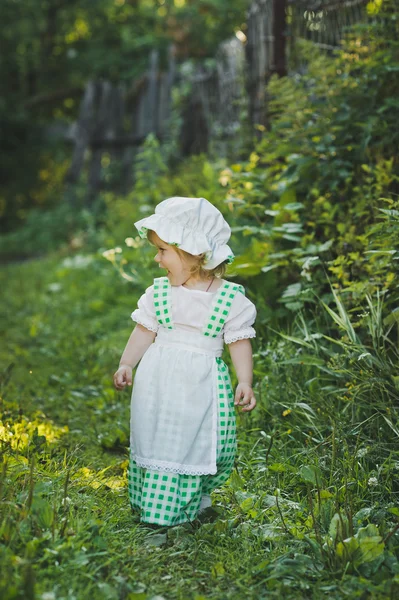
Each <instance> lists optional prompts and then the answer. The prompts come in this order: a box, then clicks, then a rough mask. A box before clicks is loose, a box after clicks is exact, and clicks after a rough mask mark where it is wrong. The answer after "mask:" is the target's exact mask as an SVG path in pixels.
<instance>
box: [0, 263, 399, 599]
mask: <svg viewBox="0 0 399 600" xmlns="http://www.w3.org/2000/svg"><path fill="white" fill-rule="evenodd" d="M136 266H137V265H136ZM150 276H151V275H149V277H150ZM149 283H150V282H148V284H149ZM0 286H1V289H2V290H3V306H2V312H3V314H4V324H3V326H2V329H3V330H4V333H3V341H2V344H1V349H0V359H1V412H2V429H1V430H0V439H1V440H2V442H1V452H2V461H3V470H2V474H1V483H0V490H1V514H0V570H1V573H2V575H1V580H0V597H1V598H2V600H10V599H14V598H15V599H21V600H22V599H24V600H25V599H28V600H29V599H33V598H38V599H40V598H42V599H43V600H51V599H52V598H54V599H55V598H56V599H57V600H60V599H64V598H65V599H72V598H76V599H77V600H81V599H86V598H90V599H91V598H96V599H97V598H104V599H106V600H109V599H114V598H115V599H125V598H126V599H129V600H133V599H143V600H145V599H148V600H149V599H150V598H153V597H156V596H158V597H159V596H162V597H163V598H165V599H167V600H172V599H184V600H186V599H192V600H200V599H201V598H206V599H215V600H216V599H219V600H225V599H230V598H234V599H239V598H253V599H258V598H280V597H281V596H284V597H286V598H293V599H295V598H302V597H303V598H333V599H335V598H336V599H339V598H345V597H348V598H394V597H396V596H397V594H398V591H399V590H398V588H399V585H398V583H399V563H398V560H397V556H398V546H399V539H398V535H397V533H396V529H395V528H396V527H397V526H398V525H397V524H398V517H399V510H398V508H397V506H398V502H397V497H398V493H399V488H398V483H397V481H398V471H399V451H398V445H397V430H398V426H397V418H396V412H395V406H394V405H395V398H394V395H395V393H394V391H395V389H396V388H395V385H396V384H395V383H392V380H391V378H392V377H394V376H395V368H394V367H395V365H394V364H392V365H390V364H388V363H389V360H391V359H392V354H391V350H390V348H388V349H386V351H384V350H383V349H382V346H381V344H378V343H377V344H376V347H375V349H374V350H373V351H372V352H371V354H372V355H373V356H375V361H374V362H373V361H369V363H368V365H367V369H368V371H367V373H368V374H367V373H366V375H367V376H366V375H362V374H360V371H361V369H360V367H359V366H358V365H359V364H360V363H359V361H357V359H356V360H355V359H354V358H353V356H354V355H353V352H354V350H353V348H352V347H351V348H349V349H348V347H349V346H350V343H349V342H346V341H345V339H344V338H339V336H337V337H336V341H339V342H340V343H341V345H337V344H336V343H335V342H329V341H328V340H325V339H323V340H322V339H319V338H317V337H314V336H313V337H312V334H311V333H310V332H309V331H307V332H305V331H303V330H302V337H301V335H300V333H301V332H300V328H299V326H298V329H297V331H296V333H295V335H294V333H292V335H290V336H288V337H289V339H287V338H283V337H281V336H279V335H278V334H275V336H274V337H271V339H270V340H269V343H268V345H265V344H263V345H262V344H261V343H260V341H259V340H258V341H257V342H256V344H255V345H254V347H255V352H256V356H255V375H256V394H257V397H258V400H259V406H258V408H257V410H256V411H255V412H254V413H252V414H250V415H246V416H239V418H238V426H239V453H238V456H237V462H236V470H235V472H234V473H233V475H232V477H231V478H230V481H229V482H228V484H227V485H226V486H225V487H224V488H223V489H221V490H217V491H216V492H215V493H214V498H213V500H214V503H215V505H216V506H217V507H218V510H219V511H220V516H219V518H218V519H217V520H216V521H215V522H213V523H205V524H203V525H201V526H199V525H198V524H196V525H195V526H194V527H183V526H180V527H176V528H172V529H170V530H169V532H168V536H167V539H166V540H165V539H164V538H160V537H159V534H158V533H157V532H154V531H153V530H152V529H150V528H149V527H147V526H145V525H143V524H140V523H138V521H137V517H136V516H135V515H134V514H132V512H131V510H130V507H129V502H128V496H127V484H126V467H127V458H128V434H129V430H128V422H129V395H128V393H117V392H116V391H115V390H114V389H113V386H112V374H113V371H114V369H115V366H116V365H117V361H118V359H119V356H120V353H121V351H122V349H123V347H124V344H125V342H126V339H127V337H128V335H129V333H130V331H131V327H132V324H131V321H130V318H129V315H130V312H131V310H133V308H134V307H135V304H136V301H137V298H138V297H139V295H140V294H141V293H142V291H143V290H142V289H141V287H140V289H139V288H138V287H135V286H134V285H133V284H132V283H130V282H127V281H125V280H124V279H122V278H121V277H120V276H119V274H118V273H117V271H116V270H113V269H112V268H111V265H110V264H109V263H107V262H106V261H105V260H104V259H102V258H100V257H98V256H96V255H92V256H88V257H87V256H85V257H84V258H79V257H78V258H76V257H75V258H74V257H70V258H68V259H67V260H65V258H62V257H60V256H58V255H55V256H52V257H50V258H47V259H43V260H38V261H31V262H26V263H24V264H21V265H18V266H14V265H9V266H7V267H4V268H3V269H2V271H1V272H0ZM330 310H333V308H332V309H330ZM336 310H337V312H336V313H335V314H337V315H340V318H341V319H343V323H344V325H345V323H346V325H347V326H348V327H349V325H348V323H347V322H346V321H345V313H343V312H342V310H344V308H343V307H342V306H341V309H339V307H338V308H337V309H336ZM330 316H331V315H330ZM332 316H334V315H332ZM327 318H328V313H326V319H327ZM325 329H326V330H327V328H325ZM343 334H345V332H344V331H343ZM306 336H308V338H307V340H308V341H306V339H305V338H306ZM309 336H310V337H309ZM382 337H383V334H382V333H381V335H380V337H379V339H380V341H381V339H382ZM342 340H344V341H342ZM349 341H350V340H349ZM355 341H356V340H355ZM364 343H366V342H364ZM306 344H308V346H307V345H306ZM348 344H349V346H348ZM298 349H299V350H298ZM301 349H302V350H301ZM358 350H359V352H361V351H362V349H361V348H360V349H356V351H358ZM363 350H364V348H363ZM369 350H370V348H369ZM373 352H374V354H373ZM351 353H352V354H351ZM389 357H391V358H390V359H389V360H388V358H389ZM377 359H378V361H380V362H378V361H377ZM226 360H228V355H227V356H226ZM392 360H393V359H392ZM351 361H352V362H351ZM356 361H357V362H356ZM395 364H397V363H395ZM364 370H365V371H366V369H364ZM362 378H363V379H362ZM394 381H395V380H394ZM346 384H348V385H346ZM350 386H351V387H350ZM367 386H368V387H367ZM351 394H352V396H351ZM353 396H355V398H354V399H353ZM386 409H389V411H390V412H389V411H388V412H387V410H386ZM384 410H385V412H384ZM387 421H389V423H387Z"/></svg>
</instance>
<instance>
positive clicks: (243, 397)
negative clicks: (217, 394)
mask: <svg viewBox="0 0 399 600" xmlns="http://www.w3.org/2000/svg"><path fill="white" fill-rule="evenodd" d="M228 347H229V352H230V356H231V360H232V361H233V365H234V369H235V372H236V374H237V379H238V385H237V389H236V393H235V397H234V405H235V406H237V404H238V405H240V406H243V409H242V410H243V411H246V412H248V411H250V410H252V409H254V408H255V406H256V399H255V396H254V393H253V391H252V346H251V342H250V341H249V339H245V340H238V341H237V342H232V343H231V344H228Z"/></svg>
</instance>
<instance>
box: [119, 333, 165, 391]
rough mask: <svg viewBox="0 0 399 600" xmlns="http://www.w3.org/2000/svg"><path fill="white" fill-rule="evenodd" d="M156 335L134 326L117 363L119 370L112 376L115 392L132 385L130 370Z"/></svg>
mask: <svg viewBox="0 0 399 600" xmlns="http://www.w3.org/2000/svg"><path fill="white" fill-rule="evenodd" d="M155 336H156V333H154V332H153V331H150V330H149V329H146V328H145V327H143V326H142V325H136V327H135V328H134V329H133V331H132V333H131V335H130V338H129V340H128V342H127V344H126V347H125V349H124V351H123V354H122V356H121V359H120V361H119V369H118V370H117V371H116V373H115V374H114V385H115V387H116V389H117V390H123V388H124V387H125V386H126V385H132V370H133V369H134V368H135V366H136V365H137V364H138V362H139V361H140V360H141V358H142V357H143V356H144V354H145V352H146V351H147V350H148V348H149V347H150V346H151V344H152V343H153V341H154V339H155Z"/></svg>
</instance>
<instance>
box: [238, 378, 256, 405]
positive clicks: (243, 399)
mask: <svg viewBox="0 0 399 600" xmlns="http://www.w3.org/2000/svg"><path fill="white" fill-rule="evenodd" d="M237 405H238V406H242V407H243V409H242V412H244V411H245V412H248V411H250V410H253V409H254V408H255V406H256V400H255V396H254V393H253V390H252V388H251V386H250V385H249V383H239V384H238V385H237V389H236V393H235V397H234V406H237Z"/></svg>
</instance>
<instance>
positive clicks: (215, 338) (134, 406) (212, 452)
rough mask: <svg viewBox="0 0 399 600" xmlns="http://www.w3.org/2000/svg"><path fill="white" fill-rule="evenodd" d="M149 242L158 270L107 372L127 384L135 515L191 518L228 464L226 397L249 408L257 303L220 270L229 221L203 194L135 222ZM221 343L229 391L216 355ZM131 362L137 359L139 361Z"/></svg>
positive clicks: (231, 417)
mask: <svg viewBox="0 0 399 600" xmlns="http://www.w3.org/2000/svg"><path fill="white" fill-rule="evenodd" d="M135 226H136V227H137V229H138V231H139V234H140V236H141V237H146V238H147V239H148V240H149V242H150V243H151V244H153V245H154V246H155V247H156V249H157V254H156V256H155V261H156V262H157V263H158V265H159V267H160V268H162V269H165V270H166V275H165V276H163V277H157V278H155V279H154V283H153V285H151V286H150V287H148V288H147V289H146V291H145V293H144V294H143V295H142V296H141V298H140V299H139V301H138V308H137V309H136V310H135V311H134V312H133V313H132V315H131V316H132V319H133V321H135V322H136V323H137V325H136V327H135V329H134V330H133V333H132V334H131V336H130V338H129V341H128V343H127V345H126V348H125V350H124V352H123V354H122V357H121V360H120V365H119V368H118V370H117V371H116V373H115V375H114V384H115V387H116V388H117V389H118V390H121V389H124V387H126V386H127V385H131V384H132V371H133V369H134V368H135V367H136V366H137V365H138V367H137V369H136V373H135V377H134V385H133V390H132V399H131V419H130V432H131V433H130V461H129V477H128V481H129V498H130V502H131V504H132V506H133V507H134V508H137V509H138V510H139V511H140V518H141V521H143V522H145V523H152V524H157V525H164V526H171V525H178V524H180V523H184V522H187V521H193V520H194V519H195V518H196V517H197V516H198V514H199V513H200V512H201V511H202V510H204V509H205V508H207V507H208V506H210V505H211V499H210V493H211V491H212V490H213V489H215V488H216V487H219V486H221V485H222V484H223V483H224V482H225V481H226V480H227V479H228V477H229V475H230V474H231V471H232V469H233V464H234V456H235V452H236V423H235V412H234V406H237V405H239V406H241V407H242V410H243V411H251V410H252V409H253V408H254V407H255V405H256V400H255V397H254V393H253V391H252V348H251V342H250V340H249V338H253V337H255V330H254V329H253V327H252V325H253V323H254V321H255V317H256V309H255V306H254V304H253V303H252V302H250V300H248V299H247V298H246V296H245V293H244V288H243V287H242V286H241V285H238V284H236V283H231V282H229V281H226V280H225V279H223V278H222V277H223V275H224V273H225V270H226V265H227V264H228V263H231V262H232V261H233V259H234V255H233V253H232V251H231V249H230V248H229V246H228V245H227V242H228V240H229V238H230V233H231V230H230V227H229V225H228V224H227V223H226V221H225V220H224V218H223V216H222V214H221V212H220V211H219V210H218V209H217V208H215V207H214V206H213V205H212V204H211V203H210V202H208V201H207V200H205V199H204V198H181V197H173V198H168V199H167V200H164V201H163V202H161V203H160V204H158V206H157V207H156V208H155V213H154V214H153V215H150V216H149V217H146V218H144V219H141V220H140V221H138V222H137V223H135ZM223 343H226V344H228V347H229V351H230V354H231V358H232V362H233V365H234V369H235V371H236V374H237V379H238V385H237V388H236V391H235V394H234V393H233V390H232V387H231V381H230V376H229V372H228V369H227V366H226V364H225V363H224V362H223V360H222V358H221V355H222V351H223ZM138 363H139V364H138Z"/></svg>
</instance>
